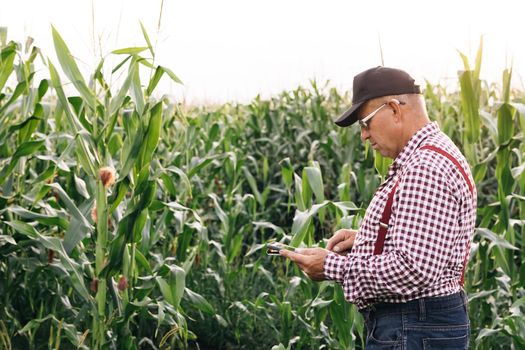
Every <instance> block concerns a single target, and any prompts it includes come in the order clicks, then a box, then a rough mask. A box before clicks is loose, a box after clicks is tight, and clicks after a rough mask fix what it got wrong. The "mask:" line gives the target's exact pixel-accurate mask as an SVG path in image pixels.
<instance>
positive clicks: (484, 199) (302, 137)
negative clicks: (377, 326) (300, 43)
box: [0, 26, 525, 349]
mask: <svg viewBox="0 0 525 350" xmlns="http://www.w3.org/2000/svg"><path fill="white" fill-rule="evenodd" d="M141 28H142V32H143V35H144V40H145V44H144V46H143V47H133V48H125V49H119V50H115V51H113V54H115V55H124V56H123V57H125V58H124V59H123V60H122V61H121V62H120V63H119V64H118V65H117V66H116V67H111V68H110V71H111V74H115V73H116V72H118V71H120V70H122V72H121V73H122V74H123V78H122V84H121V85H119V86H118V87H117V86H110V85H109V84H108V83H107V81H106V79H105V77H104V74H103V72H105V69H107V67H105V66H104V60H102V61H101V62H100V65H99V66H98V67H97V68H96V70H95V71H94V72H93V74H92V76H90V77H89V79H85V78H84V76H83V75H82V73H81V72H80V70H79V68H78V66H77V64H76V61H75V60H74V59H73V56H72V54H71V52H69V50H68V48H67V45H66V43H65V42H64V40H62V38H61V37H60V35H59V33H58V32H57V31H56V30H55V29H54V28H53V29H52V37H53V40H54V43H55V48H56V51H57V57H58V61H59V68H60V69H61V70H62V71H63V75H61V73H59V71H58V69H57V68H56V67H55V65H54V64H53V63H52V62H51V61H49V60H43V59H42V62H41V64H43V65H45V66H47V68H48V69H49V79H44V80H41V81H40V82H35V81H34V66H35V64H34V61H35V59H36V58H37V57H39V55H38V54H37V53H38V49H37V48H35V47H32V46H31V47H27V48H26V49H25V50H22V48H21V46H20V45H19V44H17V43H14V42H7V40H6V39H5V38H4V37H6V33H4V32H5V31H4V30H3V29H2V28H0V39H2V40H0V42H1V56H0V57H1V60H0V256H1V259H0V297H1V298H2V302H1V303H0V347H2V348H7V349H9V348H29V349H41V348H46V347H48V348H49V347H54V348H58V347H59V346H61V347H62V348H86V349H87V348H97V349H99V348H104V349H112V348H122V347H124V348H130V349H139V348H148V347H151V348H159V349H167V348H196V347H197V344H198V346H199V348H206V347H207V348H217V349H219V348H222V349H225V348H237V349H244V348H272V347H273V348H274V349H291V348H293V349H319V348H330V349H353V348H362V347H363V346H364V328H363V320H362V318H361V316H360V314H359V312H358V311H357V310H356V308H355V307H354V306H353V305H351V304H349V303H347V302H346V301H345V300H344V296H343V291H342V288H341V287H340V286H338V285H335V284H333V283H330V282H322V283H314V282H311V281H309V280H308V279H307V278H305V277H303V275H302V273H301V272H300V271H299V270H298V269H297V267H296V266H295V265H293V264H289V263H287V262H285V261H284V260H283V259H281V258H279V257H270V256H267V255H266V254H265V249H264V248H265V244H266V243H267V242H268V241H274V240H277V241H281V242H285V243H289V244H291V245H292V246H321V247H323V246H324V245H325V243H326V240H327V239H328V238H329V237H331V235H332V234H333V233H334V232H335V231H336V230H337V229H339V228H356V227H358V226H359V223H360V221H361V219H362V218H363V215H364V212H365V209H366V207H367V205H368V203H369V202H370V200H371V198H372V196H373V194H374V191H375V189H376V188H377V186H378V185H379V184H380V182H381V181H382V179H383V177H384V176H385V174H386V172H387V170H388V166H389V164H390V162H391V161H390V160H388V159H383V158H382V157H380V156H379V155H378V154H375V153H374V152H373V150H372V149H371V148H370V147H368V146H367V145H363V144H362V143H361V140H360V138H359V131H358V130H357V129H356V128H337V127H335V125H334V124H333V118H335V116H337V115H338V114H339V113H340V112H341V111H342V109H343V108H344V107H346V106H347V105H348V103H349V96H348V95H346V94H345V95H341V94H340V93H339V92H338V91H337V90H335V89H333V88H330V87H329V86H328V85H323V86H319V85H318V84H317V83H316V82H315V81H313V82H312V83H311V87H310V88H308V89H306V88H303V87H299V88H297V89H296V90H293V91H288V92H283V93H281V94H280V95H278V96H275V97H273V98H271V99H269V100H263V99H261V98H259V97H257V98H255V99H254V100H253V101H252V102H251V103H249V104H246V105H238V104H224V105H222V106H218V107H214V108H211V107H206V108H205V107H195V108H189V107H187V106H183V105H180V104H177V103H173V102H172V101H169V100H167V99H165V98H164V99H161V100H158V99H155V98H154V97H152V95H153V94H154V90H155V88H156V86H157V85H158V83H159V81H160V79H161V78H162V77H163V76H164V75H166V76H168V77H169V78H171V79H172V80H173V81H175V82H180V79H179V78H178V77H177V76H176V75H175V74H174V73H173V72H172V71H171V70H169V69H167V68H165V67H162V66H158V65H157V66H156V65H155V63H154V57H155V52H154V49H153V46H152V45H151V41H150V39H149V36H148V34H147V32H146V30H145V28H144V26H141ZM4 34H5V35H4ZM29 45H31V44H29ZM22 51H23V52H28V53H29V54H26V55H24V54H23V53H22ZM481 51H482V46H481V45H480V50H478V54H477V57H476V63H475V67H474V69H471V68H470V65H469V62H468V58H467V57H466V56H464V55H462V59H463V63H464V68H465V69H464V71H463V72H461V73H460V76H459V78H458V86H459V88H460V90H459V91H458V92H454V93H447V92H446V90H445V88H444V87H442V86H440V85H431V84H427V86H426V90H425V97H426V100H427V104H428V109H429V114H430V116H431V118H432V119H434V120H437V121H438V122H439V123H440V125H441V127H442V129H443V130H444V131H445V132H446V133H447V134H448V135H449V136H450V137H451V138H452V139H453V140H454V142H456V144H458V145H459V146H460V148H461V149H462V151H463V152H464V153H465V155H466V157H467V159H468V161H469V162H470V164H471V166H472V169H473V175H474V178H475V180H476V185H477V191H478V206H479V210H478V220H477V224H476V227H477V229H476V232H475V237H474V244H473V246H472V254H471V260H470V262H469V269H468V271H467V274H466V277H467V279H466V283H467V285H466V287H467V290H468V293H469V296H470V306H471V307H470V313H471V321H472V330H473V344H474V346H475V347H477V348H480V349H493V348H511V347H514V348H520V347H522V346H524V341H525V337H524V336H523V334H524V333H523V330H524V327H525V325H524V323H523V314H524V313H525V307H524V305H525V302H524V299H523V298H524V295H525V291H524V289H523V286H524V285H525V268H524V266H525V264H523V262H524V261H525V253H524V252H525V249H524V246H523V244H524V243H523V227H524V223H525V175H524V173H525V172H524V169H525V159H524V154H525V148H524V147H525V146H524V143H523V137H524V136H523V128H524V127H525V104H524V103H525V96H524V94H523V92H520V91H514V90H512V89H511V88H510V86H511V85H510V81H511V74H512V70H511V69H508V70H505V72H504V73H503V85H502V87H501V88H499V87H498V86H496V85H490V86H488V85H487V84H485V83H484V82H483V81H481V80H480V69H481V57H482V55H481ZM142 55H149V56H142ZM143 71H145V72H148V73H150V75H149V76H150V79H149V81H141V78H143V77H144V76H146V75H143V74H141V72H143ZM64 79H67V80H69V81H70V82H71V83H72V84H71V86H70V88H74V89H75V90H74V91H73V92H70V90H68V91H67V92H66V90H65V89H64V86H63V84H64V83H63V81H65V80H64ZM75 91H76V92H75ZM493 101H496V103H494V102H493ZM108 171H109V173H111V174H112V172H113V171H114V172H115V174H114V175H115V178H114V180H115V183H113V184H112V183H111V182H112V181H109V182H108V181H107V178H106V175H107V174H108V173H107V172H108ZM101 172H103V173H104V174H106V175H104V176H101ZM110 177H111V176H110Z"/></svg>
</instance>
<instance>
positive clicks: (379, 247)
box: [374, 145, 474, 286]
mask: <svg viewBox="0 0 525 350" xmlns="http://www.w3.org/2000/svg"><path fill="white" fill-rule="evenodd" d="M420 149H428V150H431V151H434V152H437V153H439V154H441V155H443V156H445V157H447V158H448V159H449V160H450V161H451V162H452V163H454V165H455V166H456V167H457V168H458V170H459V172H460V173H461V175H462V176H463V178H464V179H465V181H466V183H467V185H468V188H469V190H470V193H473V192H474V186H473V185H472V183H471V182H470V180H469V178H468V176H467V173H466V172H465V169H463V167H462V166H461V164H459V162H458V160H457V159H456V158H454V157H453V156H452V155H450V154H449V153H448V152H446V151H444V150H442V149H441V148H439V147H436V146H431V145H427V146H423V147H421V148H420ZM398 183H399V181H398V182H396V184H395V185H394V187H393V188H392V191H390V194H389V195H388V199H387V201H386V205H385V209H384V210H383V215H382V216H381V221H380V222H379V233H378V235H377V239H376V243H375V247H374V255H379V254H381V253H382V252H383V246H384V245H385V238H386V233H387V231H388V223H389V221H390V215H391V214H392V203H393V202H394V194H395V193H396V189H397V185H398ZM469 251H470V242H469V244H468V245H467V253H466V254H465V261H464V262H463V271H462V273H461V281H460V283H461V286H463V284H464V283H465V268H466V266H467V259H468V252H469Z"/></svg>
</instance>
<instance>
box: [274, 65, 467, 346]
mask: <svg viewBox="0 0 525 350" xmlns="http://www.w3.org/2000/svg"><path fill="white" fill-rule="evenodd" d="M420 93H421V92H420V89H419V86H418V85H416V84H415V83H414V79H412V78H411V77H410V75H408V74H407V73H406V72H404V71H402V70H399V69H393V68H387V67H376V68H371V69H368V70H366V71H364V72H362V73H360V74H358V75H357V76H355V78H354V86H353V99H352V106H351V108H350V109H348V110H347V111H346V112H345V113H343V115H342V116H341V117H339V118H338V119H337V120H336V122H335V123H336V124H337V125H339V126H342V127H346V126H350V125H352V124H354V123H356V122H358V125H359V126H360V128H361V138H362V139H363V141H369V142H370V144H371V145H372V147H373V148H374V149H375V150H376V151H378V152H379V153H381V155H383V156H386V157H390V158H392V159H394V162H393V164H392V166H391V167H390V169H389V172H388V176H387V179H386V180H385V182H384V183H383V184H381V186H379V188H378V189H377V191H376V193H375V195H374V197H373V199H372V201H371V202H370V205H369V207H368V209H367V211H366V215H365V217H364V219H363V222H362V223H361V226H360V227H359V230H357V231H354V230H339V231H337V232H336V233H335V234H334V236H333V237H332V238H330V240H329V241H328V245H327V249H321V248H311V249H300V250H298V251H296V252H295V253H294V252H291V251H287V250H282V251H280V254H281V255H283V256H286V257H288V258H289V259H291V260H292V261H294V262H295V263H297V264H298V266H299V267H300V268H301V269H302V270H303V271H304V272H305V273H306V274H308V276H310V278H312V279H314V280H323V279H325V280H333V281H336V282H338V283H341V284H342V286H343V289H344V294H345V297H346V299H347V300H348V301H349V302H351V303H354V304H355V305H356V306H357V307H358V308H359V310H360V312H361V313H362V314H363V316H364V318H365V321H366V326H367V339H366V348H367V349H376V348H377V349H379V348H381V349H386V348H388V349H427V348H428V349H430V348H432V349H434V348H435V349H467V348H468V343H469V334H470V322H469V319H468V314H467V300H466V297H465V294H464V291H463V288H462V287H463V276H464V270H465V266H466V264H467V260H468V254H469V250H470V237H471V234H472V232H473V229H474V225H475V219H476V188H475V186H474V185H473V179H472V175H471V173H470V169H469V166H468V164H467V162H466V160H465V158H464V157H463V155H462V154H461V152H460V151H459V150H458V148H457V147H456V146H455V145H454V143H453V142H452V141H451V140H450V139H449V138H448V137H447V136H446V135H445V134H444V133H443V132H441V130H440V129H439V126H438V125H437V123H436V122H431V121H430V120H429V118H428V114H427V111H426V107H425V102H424V99H423V96H421V94H420Z"/></svg>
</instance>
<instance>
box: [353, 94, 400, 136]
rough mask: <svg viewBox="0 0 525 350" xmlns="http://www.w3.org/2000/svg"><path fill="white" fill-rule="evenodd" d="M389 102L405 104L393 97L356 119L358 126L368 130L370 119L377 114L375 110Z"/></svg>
mask: <svg viewBox="0 0 525 350" xmlns="http://www.w3.org/2000/svg"><path fill="white" fill-rule="evenodd" d="M390 102H394V103H397V104H398V105H404V104H405V102H401V101H399V100H396V99H395V98H393V99H392V100H390V101H389V102H385V103H383V104H382V105H381V106H379V107H377V109H376V110H375V111H373V112H372V113H370V114H369V115H367V116H366V117H364V118H363V119H358V120H357V121H358V122H359V126H361V129H365V130H368V129H369V128H370V125H369V124H370V119H372V118H373V117H374V116H375V115H376V114H377V112H379V111H380V110H381V108H383V107H384V106H386V105H387V104H389V103H390Z"/></svg>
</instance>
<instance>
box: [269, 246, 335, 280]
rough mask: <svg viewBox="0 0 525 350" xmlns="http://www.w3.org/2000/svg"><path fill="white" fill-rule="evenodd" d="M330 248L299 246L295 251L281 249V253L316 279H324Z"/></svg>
mask: <svg viewBox="0 0 525 350" xmlns="http://www.w3.org/2000/svg"><path fill="white" fill-rule="evenodd" d="M328 253H329V252H328V250H326V249H323V248H298V249H296V250H295V252H292V251H289V250H285V249H283V250H280V251H279V254H281V255H282V256H285V257H287V258H288V259H290V260H292V261H293V262H295V263H296V264H297V266H299V268H300V269H301V270H303V271H304V272H305V273H306V274H307V275H308V277H310V278H311V279H312V280H314V281H322V280H324V279H325V278H324V259H325V258H326V256H327V255H328Z"/></svg>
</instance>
